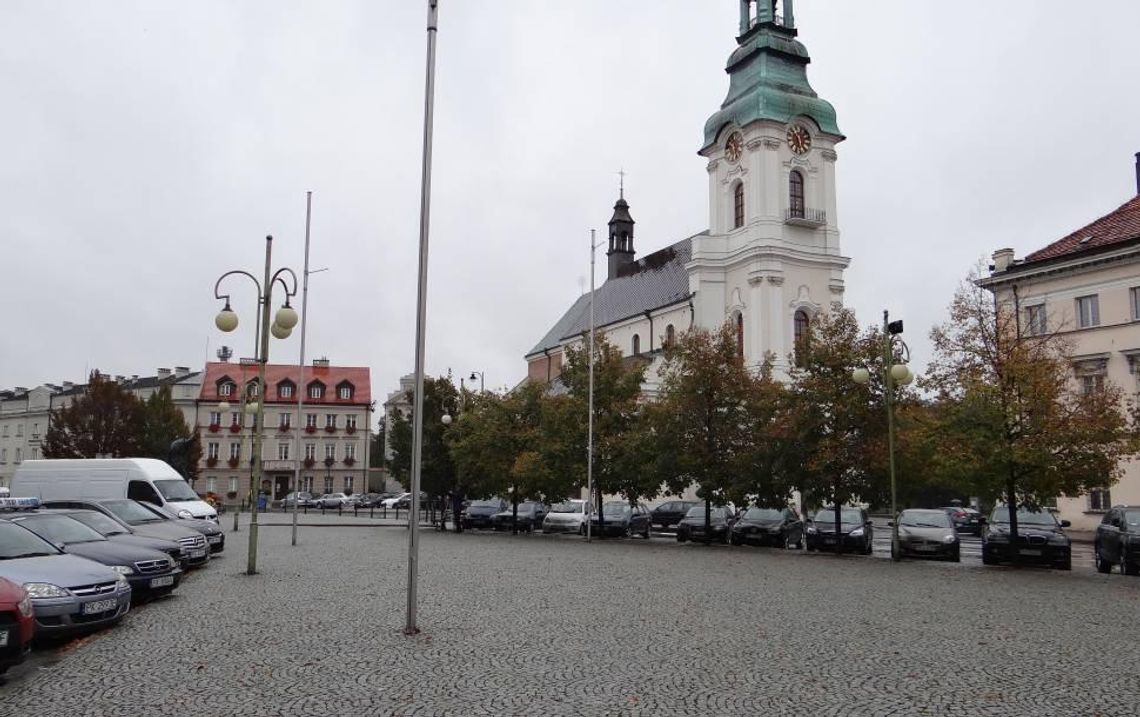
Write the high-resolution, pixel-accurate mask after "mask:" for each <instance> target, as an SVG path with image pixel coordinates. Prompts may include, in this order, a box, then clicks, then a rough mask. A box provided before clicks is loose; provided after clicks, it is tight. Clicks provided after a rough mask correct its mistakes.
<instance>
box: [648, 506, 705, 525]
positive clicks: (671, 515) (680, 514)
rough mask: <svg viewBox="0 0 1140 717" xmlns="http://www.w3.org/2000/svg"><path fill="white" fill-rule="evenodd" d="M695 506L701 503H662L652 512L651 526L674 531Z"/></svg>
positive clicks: (650, 516)
mask: <svg viewBox="0 0 1140 717" xmlns="http://www.w3.org/2000/svg"><path fill="white" fill-rule="evenodd" d="M694 505H700V501H696V500H671V501H669V502H668V503H662V504H661V505H659V506H657V507H656V508H654V509H653V510H652V511H650V513H649V525H650V526H651V527H653V528H657V529H658V530H673V529H674V528H676V527H677V523H680V522H681V520H682V519H683V518H684V517H685V514H686V513H688V512H689V508H692V507H693V506H694Z"/></svg>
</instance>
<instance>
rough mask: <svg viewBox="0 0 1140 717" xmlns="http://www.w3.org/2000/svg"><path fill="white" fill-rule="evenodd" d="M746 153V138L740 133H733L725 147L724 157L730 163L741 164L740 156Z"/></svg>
mask: <svg viewBox="0 0 1140 717" xmlns="http://www.w3.org/2000/svg"><path fill="white" fill-rule="evenodd" d="M743 153H744V137H742V136H741V135H740V133H739V132H733V133H732V134H730V135H729V136H728V142H726V143H725V145H724V157H725V159H727V160H728V161H729V162H739V161H740V155H741V154H743Z"/></svg>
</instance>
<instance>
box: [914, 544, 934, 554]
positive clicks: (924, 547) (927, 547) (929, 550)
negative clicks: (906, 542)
mask: <svg viewBox="0 0 1140 717" xmlns="http://www.w3.org/2000/svg"><path fill="white" fill-rule="evenodd" d="M914 549H915V550H917V551H919V552H922V553H933V552H934V546H933V545H916V546H914Z"/></svg>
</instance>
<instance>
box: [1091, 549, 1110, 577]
mask: <svg viewBox="0 0 1140 717" xmlns="http://www.w3.org/2000/svg"><path fill="white" fill-rule="evenodd" d="M1093 562H1094V563H1096V571H1097V572H1098V573H1103V574H1105V575H1107V574H1109V573H1111V572H1112V563H1110V562H1108V561H1107V560H1105V559H1104V558H1102V557H1101V556H1100V546H1099V545H1094V546H1093Z"/></svg>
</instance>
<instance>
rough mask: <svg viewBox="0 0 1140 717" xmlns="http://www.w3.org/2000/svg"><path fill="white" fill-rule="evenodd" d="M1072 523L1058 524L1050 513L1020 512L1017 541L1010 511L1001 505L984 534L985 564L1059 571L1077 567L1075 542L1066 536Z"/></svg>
mask: <svg viewBox="0 0 1140 717" xmlns="http://www.w3.org/2000/svg"><path fill="white" fill-rule="evenodd" d="M1067 527H1069V521H1067V520H1062V521H1061V522H1060V523H1058V522H1057V518H1056V516H1054V515H1053V514H1052V513H1050V512H1049V511H1047V510H1035V509H1032V508H1018V509H1017V540H1016V541H1014V540H1013V535H1012V532H1013V531H1012V526H1011V525H1010V522H1009V508H1008V507H1007V506H1004V505H999V506H997V507H995V508H994V510H993V513H991V514H990V519H989V520H988V521H987V522H986V526H985V529H984V530H983V531H982V563H983V564H984V565H997V564H998V563H1003V562H1007V563H1038V564H1044V565H1051V566H1052V567H1054V568H1057V569H1058V570H1071V569H1072V567H1073V552H1072V541H1071V540H1070V539H1069V536H1068V535H1065V531H1064V530H1063V529H1064V528H1067Z"/></svg>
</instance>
